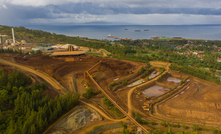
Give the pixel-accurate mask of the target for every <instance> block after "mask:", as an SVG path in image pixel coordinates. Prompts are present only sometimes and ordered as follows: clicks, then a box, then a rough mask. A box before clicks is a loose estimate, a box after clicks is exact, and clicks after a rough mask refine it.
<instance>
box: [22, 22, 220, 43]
mask: <svg viewBox="0 0 221 134" xmlns="http://www.w3.org/2000/svg"><path fill="white" fill-rule="evenodd" d="M24 27H26V28H29V29H35V30H42V31H47V32H51V33H56V34H64V35H67V36H74V37H77V36H79V37H87V38H89V39H100V40H102V39H107V40H114V39H112V38H108V37H107V36H108V35H112V36H116V37H121V38H131V39H133V40H135V39H150V38H151V37H169V38H173V37H181V38H185V39H204V40H221V25H219V24H215V25H27V26H24ZM135 30H136V31H135Z"/></svg>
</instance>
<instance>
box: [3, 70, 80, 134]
mask: <svg viewBox="0 0 221 134" xmlns="http://www.w3.org/2000/svg"><path fill="white" fill-rule="evenodd" d="M46 88H47V85H46V84H45V83H40V84H37V83H34V84H33V83H32V81H31V78H30V76H26V75H25V74H24V73H23V72H20V71H12V72H10V73H8V72H6V71H4V70H3V69H2V68H0V104H1V105H0V134H39V133H41V132H42V131H43V130H45V129H46V128H47V126H48V125H49V124H50V123H53V122H54V121H55V120H56V119H57V118H58V117H59V116H61V115H62V114H63V113H65V112H67V111H69V110H70V109H71V108H73V107H74V106H76V105H77V103H78V100H79V97H80V96H79V95H78V94H66V95H64V96H60V97H56V98H55V99H49V98H48V97H43V96H42V92H43V90H45V89H46Z"/></svg>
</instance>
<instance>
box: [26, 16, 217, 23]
mask: <svg viewBox="0 0 221 134" xmlns="http://www.w3.org/2000/svg"><path fill="white" fill-rule="evenodd" d="M62 15H63V16H65V17H64V18H57V19H30V20H29V22H30V23H40V24H41V23H42V24H50V23H85V22H93V21H105V22H112V23H119V24H122V23H126V24H140V25H191V24H219V23H220V22H221V16H216V15H185V14H167V15H165V14H143V15H134V14H118V15H90V14H62Z"/></svg>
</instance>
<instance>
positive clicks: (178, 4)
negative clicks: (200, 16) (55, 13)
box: [0, 0, 221, 9]
mask: <svg viewBox="0 0 221 134" xmlns="http://www.w3.org/2000/svg"><path fill="white" fill-rule="evenodd" d="M0 3H5V4H13V5H24V6H35V7H36V6H47V5H63V4H69V3H103V4H113V3H115V4H116V5H127V6H130V7H144V6H145V7H167V8H188V7H189V8H216V9H217V8H220V5H221V1H220V0H0Z"/></svg>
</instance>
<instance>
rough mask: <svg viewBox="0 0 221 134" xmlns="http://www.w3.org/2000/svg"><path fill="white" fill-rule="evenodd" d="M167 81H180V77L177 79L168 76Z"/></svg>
mask: <svg viewBox="0 0 221 134" xmlns="http://www.w3.org/2000/svg"><path fill="white" fill-rule="evenodd" d="M167 81H169V82H174V83H180V81H181V80H180V79H177V78H173V77H168V78H167Z"/></svg>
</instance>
